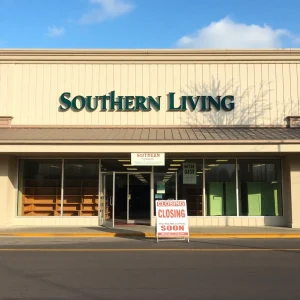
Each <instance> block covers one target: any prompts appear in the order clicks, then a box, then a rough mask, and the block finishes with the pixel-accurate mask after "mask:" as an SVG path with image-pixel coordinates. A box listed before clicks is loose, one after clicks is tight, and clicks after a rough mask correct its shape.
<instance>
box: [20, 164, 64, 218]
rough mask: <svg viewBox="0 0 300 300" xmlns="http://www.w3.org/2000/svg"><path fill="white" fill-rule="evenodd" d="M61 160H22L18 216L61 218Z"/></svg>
mask: <svg viewBox="0 0 300 300" xmlns="http://www.w3.org/2000/svg"><path fill="white" fill-rule="evenodd" d="M61 173H62V161H61V160H43V159H38V160H36V159H29V160H20V165H19V187H18V216H59V215H60V209H59V205H58V203H59V202H60V196H61Z"/></svg>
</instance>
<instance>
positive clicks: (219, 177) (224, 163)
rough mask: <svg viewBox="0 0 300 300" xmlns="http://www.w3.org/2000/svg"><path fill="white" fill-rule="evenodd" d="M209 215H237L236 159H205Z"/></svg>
mask: <svg viewBox="0 0 300 300" xmlns="http://www.w3.org/2000/svg"><path fill="white" fill-rule="evenodd" d="M205 183H206V184H205V190H206V199H207V215H208V216H236V215H237V210H236V183H235V160H227V159H216V160H212V159H208V160H205Z"/></svg>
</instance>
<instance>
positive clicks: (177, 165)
mask: <svg viewBox="0 0 300 300" xmlns="http://www.w3.org/2000/svg"><path fill="white" fill-rule="evenodd" d="M180 166H181V164H170V167H180Z"/></svg>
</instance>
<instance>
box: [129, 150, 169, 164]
mask: <svg viewBox="0 0 300 300" xmlns="http://www.w3.org/2000/svg"><path fill="white" fill-rule="evenodd" d="M131 165H132V166H164V165H165V153H156V152H150V153H147V152H139V153H131Z"/></svg>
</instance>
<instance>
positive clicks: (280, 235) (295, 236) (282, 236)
mask: <svg viewBox="0 0 300 300" xmlns="http://www.w3.org/2000/svg"><path fill="white" fill-rule="evenodd" d="M0 237H36V238H47V237H64V238H93V237H94V238H112V237H124V238H138V237H140V238H154V237H156V236H155V233H153V232H145V233H143V232H136V233H132V232H131V233H122V232H102V233H53V232H38V233H37V232H2V233H0ZM190 238H198V239H231V238H236V239H300V233H190Z"/></svg>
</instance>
